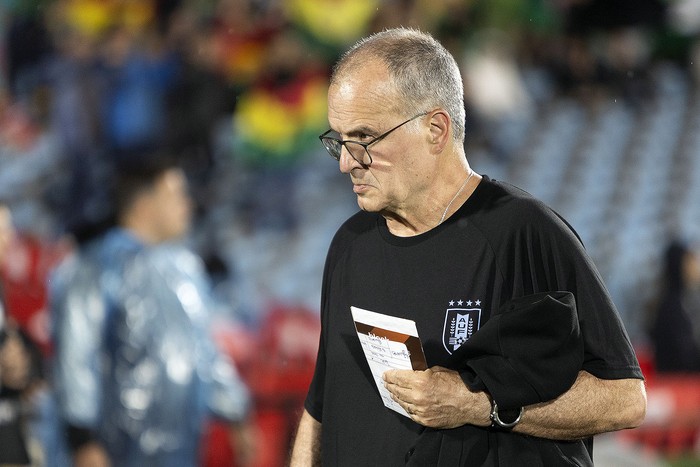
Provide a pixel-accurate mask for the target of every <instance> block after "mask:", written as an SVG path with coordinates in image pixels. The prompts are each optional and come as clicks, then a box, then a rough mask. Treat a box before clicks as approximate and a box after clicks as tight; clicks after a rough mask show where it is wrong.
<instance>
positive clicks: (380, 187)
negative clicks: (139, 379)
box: [291, 28, 646, 466]
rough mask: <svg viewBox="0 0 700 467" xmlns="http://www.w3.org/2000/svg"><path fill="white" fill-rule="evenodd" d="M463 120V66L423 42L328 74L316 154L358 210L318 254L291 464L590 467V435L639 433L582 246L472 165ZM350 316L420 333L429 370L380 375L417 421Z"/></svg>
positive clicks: (390, 43)
mask: <svg viewBox="0 0 700 467" xmlns="http://www.w3.org/2000/svg"><path fill="white" fill-rule="evenodd" d="M464 118H465V116H464V107H463V89H462V79H461V77H460V73H459V69H458V67H457V64H456V63H455V60H454V59H453V57H452V56H451V55H450V54H449V53H448V52H447V50H446V49H445V48H444V47H443V46H442V45H440V44H439V43H438V42H437V41H436V40H434V39H433V38H432V37H431V36H429V35H427V34H424V33H421V32H419V31H415V30H411V29H403V28H400V29H393V30H387V31H384V32H381V33H377V34H375V35H372V36H370V37H367V38H365V39H363V40H361V41H359V42H358V43H357V44H356V45H355V46H354V47H353V48H352V49H350V50H349V51H348V52H347V53H346V54H345V55H344V56H343V57H342V58H341V60H340V61H339V63H338V64H337V65H336V67H335V69H334V72H333V76H332V79H331V84H330V88H329V92H328V120H329V123H330V127H331V129H330V130H329V131H327V132H326V133H324V134H323V135H321V136H320V138H321V141H322V143H323V144H324V146H325V147H326V149H327V150H328V152H329V153H330V155H331V156H332V157H333V158H334V159H336V160H338V161H339V163H340V170H341V172H343V173H346V174H348V175H349V176H350V179H351V181H352V184H353V190H354V192H355V193H356V195H357V201H358V204H359V206H360V208H361V211H360V212H358V213H357V214H356V215H354V216H353V217H351V218H350V219H349V220H348V221H346V222H345V224H344V225H343V226H341V228H340V229H339V231H338V232H337V234H336V236H335V238H334V240H333V242H332V244H331V246H330V249H329V252H328V256H327V261H326V267H325V272H324V279H323V289H322V290H323V292H322V303H321V307H322V311H321V312H322V316H321V317H322V333H321V340H320V348H319V354H318V360H317V364H316V372H315V376H314V379H313V381H312V383H311V386H310V389H309V393H308V396H307V399H306V403H305V411H304V413H303V414H302V417H301V420H300V424H299V428H298V432H297V437H296V440H295V443H294V446H293V450H292V459H291V462H292V465H294V466H302V465H303V466H306V465H320V464H321V463H322V464H323V465H353V466H357V465H381V466H393V465H528V466H531V465H568V464H567V462H569V463H573V464H575V465H592V446H593V442H592V436H593V435H595V434H597V433H602V432H607V431H613V430H619V429H624V428H630V427H635V426H637V425H639V424H640V423H641V422H642V420H643V418H644V414H645V410H646V395H645V389H644V383H643V377H642V373H641V371H640V369H639V366H638V362H637V360H636V358H635V354H634V352H633V349H632V347H631V345H630V342H629V339H628V337H627V334H626V331H625V329H624V327H623V324H622V322H621V321H620V319H619V316H618V314H617V312H616V310H615V307H614V305H613V303H612V302H611V300H610V298H609V295H608V293H607V291H606V289H605V287H604V286H603V283H602V281H601V279H600V276H599V274H598V272H597V271H596V269H595V267H594V265H593V263H592V262H591V260H590V259H589V258H588V256H587V255H586V253H585V251H584V248H583V246H582V244H581V241H580V240H579V238H578V236H577V235H576V233H575V232H574V231H573V229H572V228H571V226H569V225H568V224H567V223H566V222H565V221H564V220H563V219H562V218H561V217H559V216H558V215H557V214H556V213H555V212H553V211H552V210H551V209H550V208H548V207H547V206H545V205H543V204H542V203H540V202H539V201H537V200H535V199H533V198H532V197H531V196H530V195H528V194H527V193H525V192H523V191H521V190H519V189H517V188H515V187H513V186H510V185H508V184H505V183H502V182H497V181H495V180H491V179H489V178H488V177H487V176H482V175H479V174H477V173H476V172H475V171H474V170H473V169H472V168H471V167H470V166H469V163H468V161H467V159H466V157H465V153H464V149H463V141H464ZM351 307H357V308H361V309H365V310H370V311H373V312H376V313H380V314H383V315H388V316H392V317H398V318H404V319H408V320H411V321H413V322H415V325H416V328H417V331H418V334H419V336H420V339H421V340H422V345H423V350H424V353H425V359H426V362H427V366H428V368H427V369H425V370H389V371H387V372H385V373H384V374H383V384H384V385H385V387H386V389H387V390H388V391H389V393H390V394H391V397H392V398H393V400H394V401H395V402H396V403H398V404H399V405H400V406H401V408H403V409H404V410H405V412H406V414H408V417H410V418H407V417H406V416H404V415H402V414H400V413H398V412H397V411H392V410H389V409H387V408H386V407H385V404H384V403H383V400H382V398H381V397H380V395H379V394H378V392H377V389H378V387H377V386H376V385H375V380H374V379H373V377H372V374H371V372H370V368H369V366H368V362H367V360H366V359H365V356H364V355H363V350H362V347H361V344H360V341H359V340H358V334H357V333H356V327H355V324H354V322H353V317H352V315H351ZM457 315H460V316H462V317H468V319H469V320H470V326H471V328H470V330H469V332H468V333H466V332H463V333H459V332H457V331H456V330H455V329H454V327H452V326H451V325H450V324H449V323H453V322H454V321H453V320H454V318H455V316H457ZM484 359H486V360H484ZM484 362H491V363H488V364H484ZM499 406H500V407H499ZM573 464H572V465H573Z"/></svg>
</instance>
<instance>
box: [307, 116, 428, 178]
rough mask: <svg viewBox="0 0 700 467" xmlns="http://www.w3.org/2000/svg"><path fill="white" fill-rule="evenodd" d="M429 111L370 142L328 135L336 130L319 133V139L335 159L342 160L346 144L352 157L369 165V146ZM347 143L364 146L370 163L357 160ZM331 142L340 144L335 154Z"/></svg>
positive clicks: (370, 156)
mask: <svg viewBox="0 0 700 467" xmlns="http://www.w3.org/2000/svg"><path fill="white" fill-rule="evenodd" d="M429 113H430V112H421V113H419V114H418V115H414V116H413V117H411V118H409V119H408V120H406V121H404V122H401V123H399V124H398V125H396V126H395V127H394V128H392V129H390V130H387V131H385V132H384V133H382V134H381V135H379V136H377V137H376V138H373V139H372V140H371V141H368V142H366V143H361V142H360V141H354V140H351V139H344V140H343V139H338V138H333V137H332V136H328V133H331V132H333V131H334V130H328V131H326V132H325V133H323V134H321V135H319V137H318V139H319V140H321V144H323V147H324V148H326V151H327V152H328V154H330V156H331V157H332V158H333V159H335V160H336V161H340V155H341V153H342V152H343V146H345V149H347V151H348V154H350V157H352V158H353V159H355V160H356V161H357V162H359V163H360V164H362V165H363V166H369V165H372V155H371V154H370V153H369V149H368V146H370V145H371V144H374V143H376V142H378V141H381V140H382V139H384V138H386V137H387V136H389V135H390V134H391V133H392V132H393V131H395V130H398V129H399V128H401V127H402V126H404V125H405V124H407V123H408V122H410V121H413V120H415V119H416V118H418V117H424V116H426V115H428V114H429ZM326 141H330V142H332V143H326ZM346 143H353V144H357V145H360V146H362V147H363V148H364V149H365V153H366V154H367V157H368V158H369V162H368V163H365V162H363V161H359V160H357V158H356V157H355V156H353V155H352V151H351V150H350V149H349V148H348V146H347V144H346ZM329 144H337V145H338V148H339V149H338V154H337V155H336V154H334V152H335V149H331V146H330V145H329Z"/></svg>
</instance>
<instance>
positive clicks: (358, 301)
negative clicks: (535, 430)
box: [305, 177, 642, 467]
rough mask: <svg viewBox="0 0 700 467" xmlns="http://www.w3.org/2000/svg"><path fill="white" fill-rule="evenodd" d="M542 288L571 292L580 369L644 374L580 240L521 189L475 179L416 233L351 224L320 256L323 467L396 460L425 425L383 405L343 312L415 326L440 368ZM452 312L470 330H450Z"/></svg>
mask: <svg viewBox="0 0 700 467" xmlns="http://www.w3.org/2000/svg"><path fill="white" fill-rule="evenodd" d="M550 291H569V292H572V293H573V294H574V296H575V297H576V306H577V310H578V316H579V325H580V327H581V334H582V337H583V340H584V352H585V356H584V364H583V369H584V370H586V371H588V372H590V373H591V374H593V375H595V376H597V377H599V378H603V379H621V378H642V374H641V371H640V369H639V365H638V363H637V360H636V357H635V354H634V351H633V349H632V346H631V344H630V342H629V338H628V337H627V334H626V332H625V330H624V327H623V325H622V323H621V321H620V318H619V316H618V314H617V311H616V310H615V307H614V305H613V303H612V301H611V299H610V297H609V294H608V292H607V290H606V288H605V286H604V284H603V282H602V280H601V278H600V276H599V274H598V272H597V270H596V268H595V266H594V265H593V263H592V262H591V260H590V259H589V257H588V256H587V254H586V253H585V251H584V248H583V245H582V244H581V241H580V239H579V238H578V237H577V235H576V233H575V232H574V231H573V229H572V228H571V227H570V226H569V225H568V224H567V223H566V222H565V221H564V220H563V219H561V218H560V217H559V216H558V215H557V214H556V213H555V212H553V211H552V210H551V209H549V208H548V207H546V206H545V205H544V204H543V203H541V202H539V201H537V200H535V199H534V198H532V197H531V196H530V195H529V194H527V193H525V192H523V191H521V190H519V189H517V188H515V187H513V186H510V185H507V184H504V183H501V182H497V181H492V180H490V179H489V178H488V177H484V178H483V180H482V181H481V183H480V184H479V186H478V187H477V189H476V190H475V192H474V193H473V194H472V196H471V197H470V198H469V199H468V200H467V201H466V202H465V203H464V205H462V206H461V208H460V209H459V210H458V211H457V212H456V213H455V214H454V215H453V216H452V217H450V218H449V219H448V220H446V221H445V222H444V223H443V224H441V225H439V226H438V227H436V228H434V229H432V230H430V231H428V232H426V233H424V234H421V235H417V236H413V237H397V236H394V235H392V234H391V233H390V232H389V231H388V229H387V227H386V223H385V221H384V219H383V218H382V217H381V216H379V215H378V214H376V213H366V212H359V213H357V214H356V215H354V216H353V217H351V218H350V219H349V220H348V221H347V222H345V224H343V226H342V227H341V228H340V229H339V231H338V232H337V234H336V236H335V238H334V239H333V242H332V244H331V246H330V249H329V252H328V256H327V259H326V266H325V270H324V279H323V289H322V297H321V302H322V303H321V322H322V333H321V340H320V347H319V353H318V359H317V363H316V372H315V375H314V378H313V381H312V383H311V386H310V389H309V393H308V396H307V399H306V403H305V407H306V409H307V410H308V412H309V413H310V414H311V415H312V416H313V417H314V418H315V419H317V420H319V421H320V422H321V423H322V456H323V461H324V462H323V463H324V465H354V466H357V465H363V466H365V465H377V466H383V467H384V466H392V465H403V464H404V462H405V454H406V452H407V451H408V450H409V449H410V448H411V447H412V446H413V444H414V442H415V440H416V439H417V437H418V435H419V434H420V433H421V431H422V430H423V427H422V426H420V425H418V424H416V423H415V422H413V421H412V420H410V419H408V418H406V417H404V416H402V415H400V414H398V413H395V412H394V411H392V410H390V409H387V408H385V407H384V405H383V403H382V400H381V398H380V396H379V394H378V392H377V389H376V386H375V383H374V380H373V378H372V375H371V373H370V370H369V366H368V365H367V362H366V361H365V357H364V354H363V352H362V348H361V347H360V343H359V340H358V337H357V335H356V331H355V328H354V325H353V321H352V317H351V313H350V307H351V306H356V307H359V308H363V309H366V310H371V311H375V312H378V313H383V314H387V315H392V316H398V317H402V318H406V319H410V320H414V321H415V322H416V326H417V329H418V334H419V335H420V337H421V340H422V342H423V348H424V352H425V355H426V359H427V362H428V366H429V367H431V366H435V365H441V366H449V365H448V359H449V357H450V355H451V354H452V352H453V351H454V350H456V348H458V346H459V345H460V344H461V343H463V342H464V341H465V340H466V339H468V338H469V337H470V336H471V334H473V333H474V332H478V329H479V327H480V326H483V324H484V323H485V322H486V321H487V320H488V319H489V317H490V316H492V315H493V314H494V313H495V312H496V310H497V309H498V308H499V306H500V305H501V304H502V303H504V302H506V301H508V300H511V299H512V298H517V297H522V296H525V295H529V294H533V293H538V292H550ZM457 314H459V315H462V316H467V317H468V319H469V321H470V322H471V323H472V327H471V328H469V329H467V330H464V329H460V330H456V329H455V327H454V326H451V323H453V319H454V318H455V316H456V315H457ZM510 436H519V435H515V434H512V435H510ZM588 446H589V447H590V440H589V443H588Z"/></svg>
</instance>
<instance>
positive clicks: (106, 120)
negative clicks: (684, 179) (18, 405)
mask: <svg viewBox="0 0 700 467" xmlns="http://www.w3.org/2000/svg"><path fill="white" fill-rule="evenodd" d="M696 3H697V2H693V1H678V2H673V6H670V4H669V2H665V1H662V0H637V1H633V0H614V1H613V0H439V1H435V0H2V1H0V32H1V33H2V38H1V39H0V41H1V43H0V64H1V66H2V68H1V71H0V201H2V202H3V203H4V205H6V206H7V207H8V208H9V210H10V211H11V212H12V217H13V219H14V227H15V229H16V230H17V233H18V239H17V240H15V241H16V242H17V243H16V246H15V247H14V248H11V249H10V251H9V252H8V253H7V254H6V257H7V258H6V261H5V262H4V265H3V268H2V278H3V282H4V283H5V287H4V290H3V294H2V295H3V296H4V297H5V303H6V306H5V311H6V313H5V314H6V315H7V319H6V320H5V322H6V323H8V322H11V323H13V324H12V326H13V329H14V327H16V328H17V329H18V330H21V331H22V333H23V335H24V336H25V337H24V338H25V339H26V340H27V341H28V342H32V343H33V345H35V346H36V347H37V348H38V349H39V350H40V352H41V355H42V356H43V360H44V361H43V363H42V364H40V365H39V366H40V367H44V368H43V370H45V371H43V372H42V371H39V370H37V375H44V376H36V378H39V379H41V378H44V379H45V380H46V381H45V382H46V386H48V387H49V388H50V387H51V379H50V376H47V375H48V374H50V370H51V368H50V366H51V365H50V362H51V358H52V355H53V344H54V342H52V337H51V335H52V334H51V332H52V330H51V322H52V317H51V316H49V314H50V312H49V311H48V307H47V303H48V297H47V295H48V291H47V286H46V282H47V281H48V280H49V277H50V275H51V272H52V271H53V269H54V268H55V266H56V265H57V264H59V263H60V262H61V260H63V259H64V258H66V257H67V256H70V255H71V254H73V253H74V252H75V251H78V250H79V249H80V248H81V247H82V246H84V245H87V244H89V243H90V242H91V241H92V240H93V239H94V238H96V237H97V236H99V235H100V234H101V233H103V232H104V231H105V230H106V229H108V228H110V227H112V226H113V225H114V216H115V206H114V205H113V203H112V199H111V197H110V187H111V185H112V182H113V180H114V175H115V172H116V171H118V169H119V167H121V166H123V165H124V164H131V165H133V162H134V158H138V157H143V154H148V153H150V152H152V151H153V150H165V151H167V152H169V153H170V154H171V155H173V156H175V157H177V158H178V160H179V161H180V163H181V165H182V167H184V170H185V173H186V175H187V178H188V183H189V187H190V190H191V196H192V199H193V205H194V211H193V221H192V228H191V231H190V232H189V235H188V237H187V243H188V246H189V247H190V248H191V249H192V250H193V251H195V252H196V253H197V254H199V255H200V256H201V258H202V259H203V261H204V265H205V266H206V270H207V272H208V274H209V278H210V279H211V282H212V284H213V286H214V293H215V294H216V295H217V298H218V299H220V300H221V301H222V302H224V303H227V304H228V306H227V310H226V311H223V312H222V311H221V310H219V311H218V313H220V315H221V316H220V319H221V320H224V321H225V322H226V324H225V325H221V324H219V326H218V328H217V334H216V335H215V336H214V337H215V339H216V342H217V343H218V344H219V346H220V347H221V349H222V351H223V352H225V353H227V354H229V355H230V356H231V357H232V358H233V359H234V361H235V362H236V364H237V366H238V368H239V370H240V372H241V375H242V377H243V379H244V380H245V381H246V383H247V384H248V385H249V387H250V388H251V393H252V395H253V398H254V404H258V406H257V412H255V409H254V410H253V412H254V414H253V415H251V416H252V417H257V419H256V423H257V424H258V426H259V427H262V428H261V432H262V431H265V432H266V433H267V435H266V436H267V439H266V440H265V441H264V442H263V443H262V445H265V443H267V446H268V448H267V451H266V452H268V454H267V456H268V457H267V458H265V459H264V460H261V459H262V457H261V459H259V460H258V465H275V464H276V463H279V462H281V459H282V458H283V456H284V454H279V455H278V457H274V455H272V454H269V452H272V451H275V450H276V451H279V452H284V449H285V448H286V443H287V442H288V437H289V436H291V435H290V433H291V430H292V424H293V419H294V416H295V415H294V414H295V410H296V409H297V408H298V407H299V406H300V403H301V400H302V398H303V395H304V390H305V384H306V383H308V378H309V371H310V370H311V368H312V367H311V365H312V363H313V358H314V357H315V347H314V344H315V339H317V337H316V336H317V326H318V323H317V322H316V307H317V303H318V300H319V298H320V272H321V269H322V263H323V259H324V254H325V250H326V245H327V242H328V241H329V240H330V236H331V235H332V232H333V231H334V229H335V228H336V227H337V226H338V225H339V223H340V222H341V221H342V220H343V218H344V216H345V215H346V214H348V213H350V212H352V211H353V210H354V209H355V208H356V206H355V205H354V201H353V199H352V196H350V195H351V193H349V192H350V190H349V189H347V190H343V188H344V187H345V188H347V186H346V185H343V180H342V178H341V177H340V175H339V174H337V173H336V172H337V166H336V165H335V163H333V161H332V160H326V159H327V158H326V156H325V155H324V154H323V149H322V148H321V146H320V144H319V142H318V139H317V135H319V134H320V133H322V132H323V131H325V130H326V127H327V120H326V87H327V80H328V76H329V72H330V69H331V67H332V65H333V63H334V61H335V60H336V59H337V57H338V56H339V54H341V53H342V52H343V50H344V49H346V48H347V47H348V46H349V45H350V44H352V43H353V42H354V41H355V40H357V39H358V38H359V37H361V36H363V35H365V34H368V33H371V32H373V31H378V30H381V29H383V28H386V27H393V26H399V25H403V26H411V27H416V28H419V29H422V30H425V31H429V32H431V33H432V34H434V35H435V36H436V37H437V38H438V39H439V40H440V41H441V42H442V43H443V44H445V45H446V46H447V47H448V48H449V49H450V51H451V52H452V53H453V54H454V56H455V57H456V58H457V59H458V61H459V63H460V65H461V66H462V71H463V76H464V81H465V91H466V101H465V106H466V107H467V115H468V119H467V142H466V145H467V154H468V155H469V154H470V152H472V151H475V150H477V149H478V150H482V151H485V152H486V153H488V154H489V156H490V157H491V159H492V161H491V164H492V165H495V166H496V167H497V166H498V165H499V164H500V166H501V167H505V166H507V164H508V163H509V161H511V160H512V159H513V158H516V157H517V155H518V154H517V151H516V146H517V145H516V144H515V142H516V141H519V139H518V138H519V137H520V136H521V135H519V134H518V131H519V129H520V131H522V126H518V125H517V123H518V122H520V121H523V120H525V119H530V118H532V117H533V115H535V114H536V113H537V112H538V109H539V108H540V107H541V106H544V105H546V104H547V102H549V100H550V98H551V96H552V95H570V96H573V97H575V98H576V99H579V100H580V101H581V102H584V103H585V104H586V105H595V104H596V102H598V101H600V100H601V99H605V98H606V97H609V96H611V95H614V96H617V97H619V98H620V99H622V100H624V101H625V102H626V103H627V104H628V105H630V106H632V107H635V106H640V105H641V104H642V102H643V101H644V100H645V99H649V98H650V97H651V96H650V93H652V92H653V87H652V86H650V80H651V74H650V70H651V69H652V68H653V66H654V64H655V63H658V62H660V61H672V62H674V63H676V64H677V65H678V66H679V67H681V68H683V69H685V70H687V72H688V74H689V75H690V76H691V77H692V78H694V79H697V78H698V77H700V73H699V72H698V71H697V70H696V68H698V65H700V61H696V60H695V58H696V57H697V55H698V54H700V47H698V45H697V43H696V37H697V36H698V34H700V8H699V7H698V6H696ZM698 69H700V68H698ZM436 85H439V83H436ZM504 123H506V124H505V125H504ZM476 168H477V169H479V167H478V165H477V167H476ZM345 191H347V192H348V193H347V194H344V192H345ZM219 323H221V321H219ZM285 323H289V324H288V329H286V330H285V328H284V325H285ZM261 354H262V355H263V357H261ZM276 357H278V358H276ZM44 390H45V391H47V390H46V389H45V388H44ZM48 391H49V392H50V389H49V390H48ZM285 391H287V392H286V393H285ZM284 394H287V396H288V397H287V398H285V397H284ZM280 414H281V415H280ZM290 414H291V415H290ZM41 429H43V427H39V428H36V429H35V431H36V432H40V431H41ZM273 432H274V433H276V435H273V434H271V433H273ZM212 433H213V434H212ZM209 435H210V439H209V443H213V442H214V441H212V440H215V439H217V438H215V436H216V433H214V432H211V433H209ZM260 436H261V437H263V438H265V436H263V435H260ZM35 437H36V439H41V436H39V435H37V434H36V433H35ZM207 446H210V444H207ZM43 448H44V451H46V449H45V448H46V446H44V447H43ZM212 449H213V448H212ZM260 449H261V452H263V451H264V449H263V448H260ZM37 450H38V451H42V447H41V446H39V447H35V452H36V451H37ZM47 454H48V455H49V456H50V455H51V454H50V453H45V454H44V456H43V457H42V456H40V455H36V454H35V455H36V456H37V458H39V457H42V458H44V459H46V455H47ZM261 456H262V454H261ZM270 456H272V457H270ZM212 459H213V458H209V460H208V462H210V463H215V462H216V461H215V460H212ZM210 465H212V464H210Z"/></svg>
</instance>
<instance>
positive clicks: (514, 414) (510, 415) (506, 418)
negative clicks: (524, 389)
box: [498, 409, 520, 424]
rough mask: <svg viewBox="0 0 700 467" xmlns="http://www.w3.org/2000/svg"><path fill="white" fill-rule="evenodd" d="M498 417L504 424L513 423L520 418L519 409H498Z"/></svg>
mask: <svg viewBox="0 0 700 467" xmlns="http://www.w3.org/2000/svg"><path fill="white" fill-rule="evenodd" d="M498 418H500V419H501V422H503V423H504V424H510V423H514V422H515V421H516V420H518V419H519V418H520V409H507V410H499V411H498Z"/></svg>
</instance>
